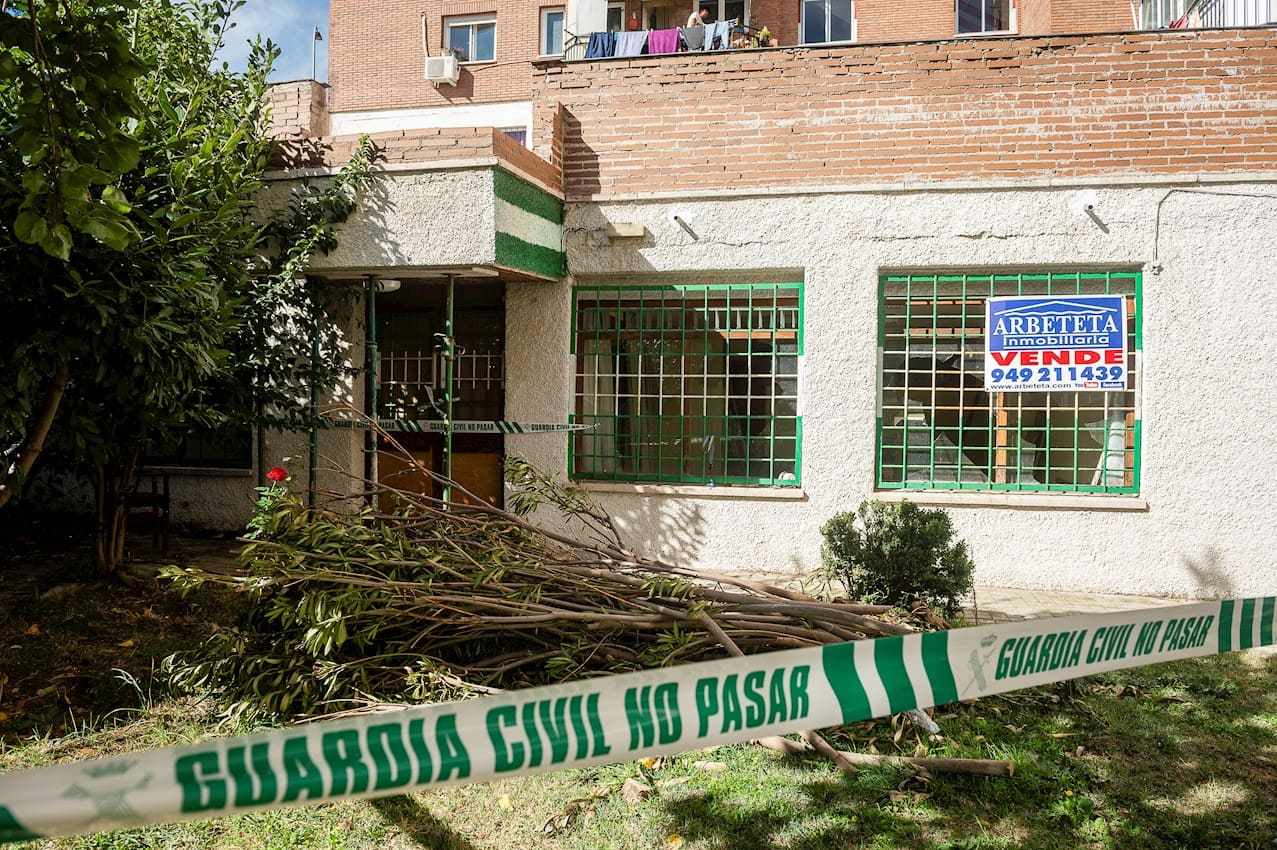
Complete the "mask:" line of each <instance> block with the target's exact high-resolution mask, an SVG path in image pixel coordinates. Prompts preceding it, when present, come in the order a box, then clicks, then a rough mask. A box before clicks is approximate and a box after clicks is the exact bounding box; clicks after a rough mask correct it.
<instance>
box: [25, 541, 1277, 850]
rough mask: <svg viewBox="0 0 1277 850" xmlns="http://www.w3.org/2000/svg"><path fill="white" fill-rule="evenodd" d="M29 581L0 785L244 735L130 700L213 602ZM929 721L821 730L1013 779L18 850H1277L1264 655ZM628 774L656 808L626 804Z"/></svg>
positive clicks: (194, 707)
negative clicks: (38, 769) (48, 588)
mask: <svg viewBox="0 0 1277 850" xmlns="http://www.w3.org/2000/svg"><path fill="white" fill-rule="evenodd" d="M37 554H39V553H34V552H29V553H28V555H30V556H31V557H35V556H36V555H37ZM37 560H38V559H37ZM27 575H28V577H30V578H31V579H32V587H31V588H28V589H27V590H22V589H21V588H22V587H24V585H22V582H20V581H19V582H16V583H15V582H5V583H0V651H2V654H0V659H2V660H0V682H3V683H4V684H3V685H0V771H9V770H16V769H21V768H25V767H35V766H38V765H44V764H50V763H54V762H58V761H68V760H74V759H83V758H90V757H94V756H99V755H107V754H114V753H120V752H126V751H129V750H136V749H146V748H151V747H157V746H163V745H169V744H179V743H189V742H192V741H194V740H196V739H198V738H201V737H207V736H210V735H222V734H229V733H233V732H240V731H247V730H244V729H231V728H228V727H227V726H225V725H224V724H220V723H219V722H218V721H217V719H216V717H215V716H214V714H213V712H212V709H211V707H209V706H208V705H206V704H201V703H198V702H194V701H191V700H188V699H180V698H174V697H172V696H169V695H167V694H165V693H163V691H162V689H161V688H160V686H159V685H158V684H157V685H156V686H155V688H154V689H151V687H150V683H151V670H152V667H153V664H154V663H155V662H154V659H156V658H157V657H160V656H163V655H164V654H167V653H168V652H171V651H173V650H174V649H180V648H182V647H183V646H189V645H191V644H192V643H193V642H195V641H197V640H200V639H202V637H203V636H205V635H206V634H207V633H208V632H209V630H211V629H213V628H216V627H217V622H218V620H219V618H220V617H222V616H224V615H225V613H226V601H225V600H224V599H218V598H215V597H209V598H197V599H187V600H181V599H177V598H176V597H173V596H171V595H169V594H165V593H162V592H160V591H159V590H157V589H155V588H151V587H145V586H143V587H133V588H129V587H121V586H104V585H84V586H81V587H73V588H71V589H69V590H67V589H64V590H63V591H62V592H60V593H58V594H56V598H55V599H39V598H37V597H36V596H35V589H40V588H41V587H42V586H45V585H48V583H49V582H50V581H52V580H55V579H50V578H49V577H47V576H41V575H36V574H34V573H28V574H27ZM15 587H16V588H18V589H17V590H15V589H14V588H15ZM6 588H7V590H6ZM6 593H8V596H7V597H6V596H5V594H6ZM19 595H20V596H21V597H22V598H21V599H18V598H17V596H19ZM6 606H7V607H6ZM32 627H35V628H34V629H33V628H32ZM112 668H118V669H120V670H124V671H127V673H128V674H129V675H131V676H132V677H134V678H135V679H136V682H137V684H136V686H135V685H134V684H131V683H129V682H127V681H125V678H126V677H124V676H123V675H122V674H120V673H113V672H112ZM112 712H113V713H112ZM936 719H937V721H938V722H939V723H940V725H941V727H942V736H941V737H940V738H939V739H934V740H923V739H920V738H919V736H918V734H917V732H916V731H915V730H913V729H912V727H908V728H906V729H905V730H904V732H903V734H902V735H901V736H900V737H899V739H898V740H897V738H896V736H895V734H894V730H893V727H892V725H891V724H890V723H889V722H880V723H872V724H860V725H857V726H853V727H849V728H846V729H842V730H838V731H837V732H834V733H831V734H832V737H833V738H834V739H835V740H836V742H840V743H842V744H845V745H846V746H847V748H855V749H859V750H861V751H872V750H873V749H876V750H877V751H880V752H884V753H894V752H902V753H905V754H913V753H918V754H922V753H923V752H925V753H926V754H930V755H953V756H968V757H986V758H1005V759H1011V760H1012V761H1014V762H1015V765H1016V775H1015V777H1014V778H1010V779H994V778H977V777H967V776H942V775H936V776H932V777H927V776H921V775H917V774H915V773H914V772H912V771H910V770H906V769H894V768H893V769H866V770H863V771H861V772H860V773H859V774H857V775H856V776H854V777H846V776H843V775H842V774H840V773H838V772H837V771H836V770H834V769H833V768H832V767H831V766H830V765H829V764H828V763H827V762H825V761H823V760H820V759H818V758H806V759H795V758H784V757H781V756H779V755H776V754H774V753H771V752H768V751H764V750H761V749H759V748H757V747H750V746H737V747H720V748H716V749H713V750H711V751H700V752H696V753H688V754H686V755H683V756H679V757H677V758H673V759H668V760H663V761H659V762H655V763H651V764H647V765H643V764H625V765H615V766H611V767H606V768H601V769H588V770H576V771H566V772H561V773H555V774H549V775H545V776H540V777H532V778H527V779H520V780H507V781H503V782H499V783H492V784H479V785H472V786H466V787H462V788H455V789H442V790H439V791H435V792H430V793H422V794H414V795H412V796H401V797H394V798H389V799H386V800H380V801H374V802H355V803H337V804H330V805H324V806H314V807H308V808H303V809H292V810H286V811H277V812H269V813H265V814H255V815H242V816H238V817H232V818H225V819H221V820H215V821H202V822H194V823H190V824H180V825H175V826H159V827H152V828H149V829H143V830H137V831H131V832H119V833H114V834H106V835H96V836H87V837H78V838H69V839H62V840H59V841H52V842H47V843H45V844H35V845H31V846H56V847H99V848H133V847H182V848H186V847H190V848H197V847H199V848H203V847H254V848H275V847H279V848H291V847H323V848H379V850H380V848H386V850H389V848H417V847H429V848H459V850H467V849H468V848H598V847H615V848H676V847H684V848H724V850H726V848H732V850H738V849H739V850H751V848H760V849H761V848H772V847H790V848H813V850H814V848H830V847H864V848H890V847H919V848H937V850H938V849H939V848H1009V847H1028V848H1073V847H1118V848H1154V847H1157V848H1162V847H1165V848H1183V847H1218V848H1239V847H1245V848H1250V847H1253V848H1260V847H1263V848H1277V805H1275V801H1277V656H1273V655H1261V654H1259V653H1255V652H1252V653H1247V654H1234V655H1229V656H1221V657H1216V658H1210V659H1205V660H1200V661H1190V662H1180V663H1175V664H1168V665H1160V666H1156V667H1147V668H1142V669H1140V670H1136V671H1133V672H1130V673H1123V674H1112V675H1107V676H1102V677H1095V678H1091V679H1087V680H1083V681H1082V682H1080V683H1075V684H1069V685H1060V686H1056V687H1051V688H1043V689H1038V690H1034V691H1023V692H1019V693H1016V694H1012V695H1010V696H1008V697H1001V698H994V699H989V700H985V701H983V702H981V703H979V704H978V705H970V706H956V707H953V708H948V709H942V710H940V711H938V712H937V715H936ZM630 777H635V778H640V779H643V780H644V781H645V782H647V783H648V784H649V785H652V786H653V787H654V788H655V789H656V790H655V793H654V794H653V795H652V796H650V797H649V798H647V799H645V800H643V801H641V802H638V803H636V804H630V803H627V802H626V801H625V800H623V799H622V797H621V795H620V786H621V784H622V783H623V782H624V781H625V780H626V779H627V778H630Z"/></svg>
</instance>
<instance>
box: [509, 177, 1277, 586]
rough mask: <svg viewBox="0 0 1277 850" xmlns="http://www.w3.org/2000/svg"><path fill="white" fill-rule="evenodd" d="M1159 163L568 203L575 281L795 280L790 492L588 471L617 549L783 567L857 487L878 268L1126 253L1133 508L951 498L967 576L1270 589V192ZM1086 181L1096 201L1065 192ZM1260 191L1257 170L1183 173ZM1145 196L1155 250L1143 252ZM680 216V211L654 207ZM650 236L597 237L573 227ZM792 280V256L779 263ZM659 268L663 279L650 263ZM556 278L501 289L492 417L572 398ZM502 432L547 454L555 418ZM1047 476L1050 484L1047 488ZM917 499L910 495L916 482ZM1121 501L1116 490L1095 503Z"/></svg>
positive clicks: (1275, 552) (557, 456) (799, 567)
mask: <svg viewBox="0 0 1277 850" xmlns="http://www.w3.org/2000/svg"><path fill="white" fill-rule="evenodd" d="M1170 189H1171V187H1170V186H1168V185H1164V184H1162V185H1145V186H1127V187H1122V188H1103V187H1092V188H1088V189H1085V190H1082V189H1077V188H1031V189H1030V188H1025V189H1000V190H969V191H957V190H938V189H937V190H927V191H921V190H920V191H912V192H886V191H884V192H877V193H875V192H864V193H829V194H809V195H801V196H794V195H790V196H783V195H775V196H767V197H757V196H755V197H739V198H721V199H710V200H706V199H700V200H693V199H688V200H675V201H671V200H655V199H654V200H632V201H618V202H613V203H599V204H593V203H588V204H574V205H571V206H570V208H569V210H568V215H567V221H566V224H565V231H566V232H565V239H566V242H567V250H568V255H569V268H570V269H571V270H572V272H573V275H574V276H575V278H576V279H577V280H591V279H598V278H604V279H621V280H623V279H627V278H628V279H633V280H642V281H652V280H656V279H661V276H666V275H677V274H687V273H694V274H696V277H697V279H699V280H702V281H704V280H734V279H738V278H739V277H745V278H748V277H753V276H755V275H757V274H761V275H763V276H764V277H767V278H771V279H781V278H782V275H780V274H778V272H782V271H784V272H791V273H797V274H798V275H801V278H802V279H804V280H805V281H806V294H805V297H806V328H805V332H806V356H805V358H804V359H805V362H804V363H803V366H802V390H801V393H802V408H803V410H802V412H803V414H804V445H803V469H802V479H803V492H804V494H805V496H804V498H803V499H801V500H796V501H795V500H771V499H755V498H739V497H731V498H722V497H710V496H704V495H674V496H660V495H639V494H631V493H598V494H597V496H598V498H599V500H600V502H601V503H602V504H604V505H605V506H606V507H607V509H608V510H609V511H610V512H612V513H613V514H614V516H615V517H616V518H617V519H618V521H619V522H620V523H621V525H622V527H623V529H624V530H625V532H626V534H627V535H628V536H629V538H630V541H631V542H632V543H633V544H634V545H635V546H636V547H638V548H640V549H644V550H647V551H651V552H654V553H655V552H659V553H661V554H663V555H666V556H669V557H676V558H680V559H682V560H684V561H687V562H691V563H694V564H697V565H702V566H706V567H715V568H720V569H733V570H741V571H751V570H759V571H763V570H767V571H791V570H792V571H796V572H800V571H804V570H808V569H810V568H812V567H814V566H815V565H817V564H818V562H819V548H820V536H819V526H820V524H821V523H822V522H823V521H824V520H825V519H827V518H828V517H829V516H831V515H832V514H834V513H836V512H838V511H842V510H850V509H854V508H855V507H856V505H858V504H859V503H860V501H861V500H862V499H864V498H866V497H868V496H870V495H871V494H872V492H873V481H874V466H873V450H874V419H875V398H876V396H875V392H876V381H877V376H876V373H875V354H876V345H877V331H876V321H877V285H878V283H877V281H878V275H879V272H880V271H882V270H891V269H934V268H945V267H948V268H955V269H988V268H1007V269H1026V268H1033V269H1040V268H1042V267H1057V268H1068V267H1080V266H1105V267H1114V266H1120V267H1128V268H1129V267H1134V268H1143V269H1144V270H1145V277H1144V302H1143V309H1144V360H1143V364H1142V368H1143V378H1142V380H1143V384H1142V399H1141V404H1142V410H1141V418H1142V421H1143V446H1142V463H1141V490H1142V492H1141V494H1140V496H1141V499H1142V500H1143V501H1145V502H1146V503H1147V507H1146V508H1145V509H1143V510H1129V508H1130V507H1131V502H1132V501H1133V500H1131V499H1130V498H1129V497H1128V498H1126V499H1121V500H1116V501H1109V499H1111V498H1112V497H1104V496H1095V497H1088V500H1087V501H1086V502H1084V503H1083V504H1084V505H1085V508H1076V507H1061V508H1054V509H1052V508H1048V507H1041V506H1039V505H1040V503H1041V501H1042V500H1043V499H1045V498H1047V496H1046V495H1045V494H1043V495H1041V496H1036V497H1034V499H1036V502H1035V501H1033V499H1031V500H1029V501H1028V502H1027V503H1026V502H1021V503H1019V504H1018V506H1015V507H1011V506H988V505H983V504H981V498H980V495H979V494H969V495H965V496H964V498H965V499H966V500H965V501H964V502H963V503H962V504H961V505H958V506H953V507H951V513H952V514H953V516H954V519H955V521H956V523H957V526H958V528H959V530H960V532H961V534H962V535H963V536H964V537H965V538H966V539H967V540H968V541H969V543H970V545H971V549H972V553H973V556H974V559H975V561H976V564H977V580H978V581H980V582H983V583H988V584H999V585H1009V586H1022V587H1038V588H1054V589H1070V590H1090V591H1107V592H1124V593H1143V594H1168V595H1217V594H1259V593H1271V592H1272V590H1273V587H1274V583H1275V582H1277V547H1275V546H1274V545H1273V542H1272V535H1273V528H1274V526H1275V525H1277V507H1275V506H1274V498H1273V489H1274V485H1273V479H1274V468H1275V466H1277V464H1274V462H1273V459H1272V457H1273V454H1274V449H1273V446H1274V445H1277V417H1275V416H1274V413H1277V401H1275V400H1277V395H1275V394H1274V392H1273V390H1272V389H1271V386H1270V382H1271V377H1270V376H1271V375H1272V374H1274V370H1277V346H1274V345H1273V342H1272V341H1273V340H1277V286H1275V285H1274V283H1273V279H1272V276H1273V269H1274V268H1277V200H1264V199H1254V198H1246V197H1228V196H1221V195H1217V196H1208V195H1202V194H1186V193H1183V192H1181V191H1177V192H1176V193H1174V194H1171V195H1169V196H1168V195H1167V193H1168V191H1169V190H1170ZM1081 191H1087V192H1093V193H1094V201H1095V216H1096V217H1095V218H1094V219H1093V218H1092V217H1090V216H1088V215H1087V214H1086V213H1085V212H1084V211H1083V210H1082V208H1081V205H1080V203H1079V202H1080V201H1081V200H1084V199H1083V198H1081V197H1080V196H1079V193H1080V192H1081ZM1200 191H1206V192H1217V193H1223V192H1238V193H1256V194H1264V195H1269V196H1272V197H1273V198H1277V186H1271V185H1267V184H1265V183H1252V184H1227V185H1215V186H1210V187H1201V188H1200ZM1159 203H1160V204H1161V207H1162V214H1161V232H1160V242H1159V246H1158V254H1159V263H1160V264H1161V265H1162V268H1161V269H1160V273H1159V270H1158V269H1156V268H1154V267H1153V265H1152V261H1153V255H1154V230H1155V217H1156V215H1157V210H1158V206H1159ZM674 214H677V215H679V216H680V217H681V218H682V219H683V220H684V221H685V222H686V223H687V225H688V226H689V227H690V228H691V230H692V231H693V232H694V233H695V236H693V235H692V234H689V233H688V232H687V230H685V229H684V228H683V227H681V226H680V225H679V224H677V223H676V222H675V221H673V220H672V215H674ZM608 222H613V223H619V222H638V223H642V224H643V225H645V227H646V229H647V232H648V236H647V237H645V238H644V239H642V240H613V241H612V243H611V245H610V246H599V245H598V241H599V240H598V239H597V237H594V236H592V234H591V231H596V230H597V229H599V228H602V227H604V226H606V224H607V223H608ZM783 278H784V279H793V274H785V275H783ZM665 279H669V278H665ZM570 306H571V298H570V290H569V286H568V285H567V284H562V285H558V286H546V285H535V286H533V285H511V286H510V287H509V289H508V297H507V310H508V318H507V325H508V331H509V339H508V342H507V347H508V352H509V354H508V358H507V362H508V366H507V368H508V381H507V383H508V390H507V415H508V416H509V417H510V418H512V419H525V420H532V421H554V420H556V419H560V418H562V417H563V416H565V415H566V414H567V413H569V412H570V411H571V410H572V383H573V382H572V373H573V362H572V358H571V356H570V354H569V353H568V352H569V349H568V337H569V328H570V324H569V323H570ZM508 447H509V450H510V451H514V452H517V453H520V454H522V455H524V456H525V457H528V458H529V459H530V460H533V461H534V462H536V463H538V464H540V465H541V466H543V467H544V468H547V469H551V470H555V471H558V472H560V473H562V472H563V471H565V470H566V440H563V439H558V438H548V437H535V438H534V437H525V438H521V440H520V441H519V442H517V443H515V442H513V440H511V441H508ZM1069 499H1072V500H1073V503H1076V501H1077V499H1078V497H1066V498H1065V499H1061V500H1060V501H1058V502H1054V503H1051V504H1065V503H1066V502H1068V500H1069ZM919 500H922V499H921V497H919ZM1119 503H1120V504H1121V506H1122V507H1124V508H1128V509H1124V510H1112V509H1109V507H1110V506H1116V505H1118V504H1119Z"/></svg>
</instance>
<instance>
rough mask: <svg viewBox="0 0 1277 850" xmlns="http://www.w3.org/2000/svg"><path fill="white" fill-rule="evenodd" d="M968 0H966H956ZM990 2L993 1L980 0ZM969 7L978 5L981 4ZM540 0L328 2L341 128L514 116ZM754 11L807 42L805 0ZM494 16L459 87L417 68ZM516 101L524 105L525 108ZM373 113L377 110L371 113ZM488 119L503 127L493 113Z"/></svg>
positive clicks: (884, 6) (929, 1) (1043, 9)
mask: <svg viewBox="0 0 1277 850" xmlns="http://www.w3.org/2000/svg"><path fill="white" fill-rule="evenodd" d="M963 1H964V2H968V0H963ZM846 2H848V4H849V5H848V9H849V11H850V14H851V16H852V17H853V18H854V21H855V33H854V40H855V41H857V42H860V43H865V44H876V43H888V42H915V41H923V40H936V39H951V38H953V37H954V36H955V35H957V34H958V32H957V27H958V23H957V14H956V12H955V4H954V0H854V2H853V0H846ZM985 2H994V0H985ZM1002 2H1003V3H1004V4H1005V8H1006V9H1008V10H1009V11H1010V14H1011V15H1013V17H1014V21H1015V23H1014V28H1013V32H1014V33H1017V34H1023V35H1048V34H1065V33H1094V32H1109V31H1120V30H1129V29H1131V28H1132V26H1133V20H1132V15H1131V6H1130V4H1129V3H1128V2H1126V0H1002ZM608 5H609V8H614V9H615V11H614V12H613V15H614V19H616V20H627V19H628V18H629V17H630V16H632V15H642V14H643V13H644V10H645V9H647V8H648V7H650V6H653V5H659V4H653V3H643V2H639V0H623V2H612V3H609V4H608ZM666 5H669V6H670V12H669V13H668V15H667V17H669V18H670V19H671V20H673V21H675V22H676V23H678V24H681V23H683V21H684V20H685V19H686V17H687V15H688V14H689V13H690V11H691V5H692V4H691V3H689V2H688V0H668V2H667V4H666ZM976 5H979V3H978V2H977V3H976ZM564 8H565V7H564V3H562V2H553V0H551V1H550V2H546V0H424V2H408V0H385V2H379V3H377V4H376V7H375V12H372V11H370V7H369V4H368V2H367V0H333V2H332V11H331V14H332V24H331V36H330V38H331V44H330V47H329V82H330V84H331V87H332V92H331V102H330V104H329V106H330V109H331V110H332V112H333V113H334V114H335V115H336V116H338V118H337V121H336V126H337V128H338V130H339V131H340V132H342V133H354V132H361V131H365V130H371V131H374V132H375V131H382V130H390V129H395V130H398V129H412V128H413V127H425V126H438V122H447V121H448V120H449V118H448V117H447V113H444V114H442V115H441V114H440V113H439V110H440V109H441V108H443V107H457V106H470V107H475V106H482V105H490V104H508V105H510V106H511V108H508V109H488V110H477V111H471V112H459V113H453V114H454V115H461V116H465V117H464V118H462V119H460V120H472V121H478V122H484V121H489V122H501V121H504V122H509V123H507V124H506V125H505V126H506V127H509V128H511V129H514V128H517V127H522V126H524V122H523V121H522V120H521V119H522V118H523V116H524V115H525V114H526V112H527V104H528V102H529V101H530V100H531V98H532V95H533V91H534V87H535V81H536V75H535V74H534V73H532V68H531V65H530V64H529V63H532V62H533V61H535V60H537V59H538V58H540V57H541V53H542V50H543V49H544V47H543V41H542V38H543V32H542V26H543V15H542V12H543V11H545V10H563V9H564ZM746 8H747V9H748V17H749V20H750V21H751V22H752V23H754V24H755V25H757V26H766V27H767V28H768V29H769V30H770V31H771V32H772V34H773V36H774V37H775V38H776V39H777V41H778V42H779V44H780V46H782V47H790V46H797V45H800V44H803V43H804V38H803V35H802V32H801V26H800V25H801V20H802V14H803V13H802V8H801V3H800V0H752V2H750V3H748V4H747V5H746ZM475 19H484V20H491V21H493V22H495V37H494V40H495V47H494V51H493V55H492V58H491V61H485V62H474V63H467V64H464V65H463V66H462V71H461V77H460V79H459V80H458V82H457V84H456V85H441V86H435V85H434V84H432V83H430V82H428V81H427V80H426V79H425V77H424V74H423V67H424V61H425V57H426V55H427V52H429V54H430V55H439V54H440V53H441V52H442V51H443V49H444V48H445V47H446V46H447V29H446V28H447V25H448V24H449V23H450V22H455V21H465V20H475ZM520 107H522V109H523V111H522V112H521V111H520ZM370 113H374V114H370ZM486 126H498V124H496V123H488V124H486Z"/></svg>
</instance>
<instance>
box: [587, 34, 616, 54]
mask: <svg viewBox="0 0 1277 850" xmlns="http://www.w3.org/2000/svg"><path fill="white" fill-rule="evenodd" d="M615 55H616V33H614V32H592V33H590V43H589V44H588V45H587V46H586V48H585V58H586V59H607V58H609V57H611V56H615Z"/></svg>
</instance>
